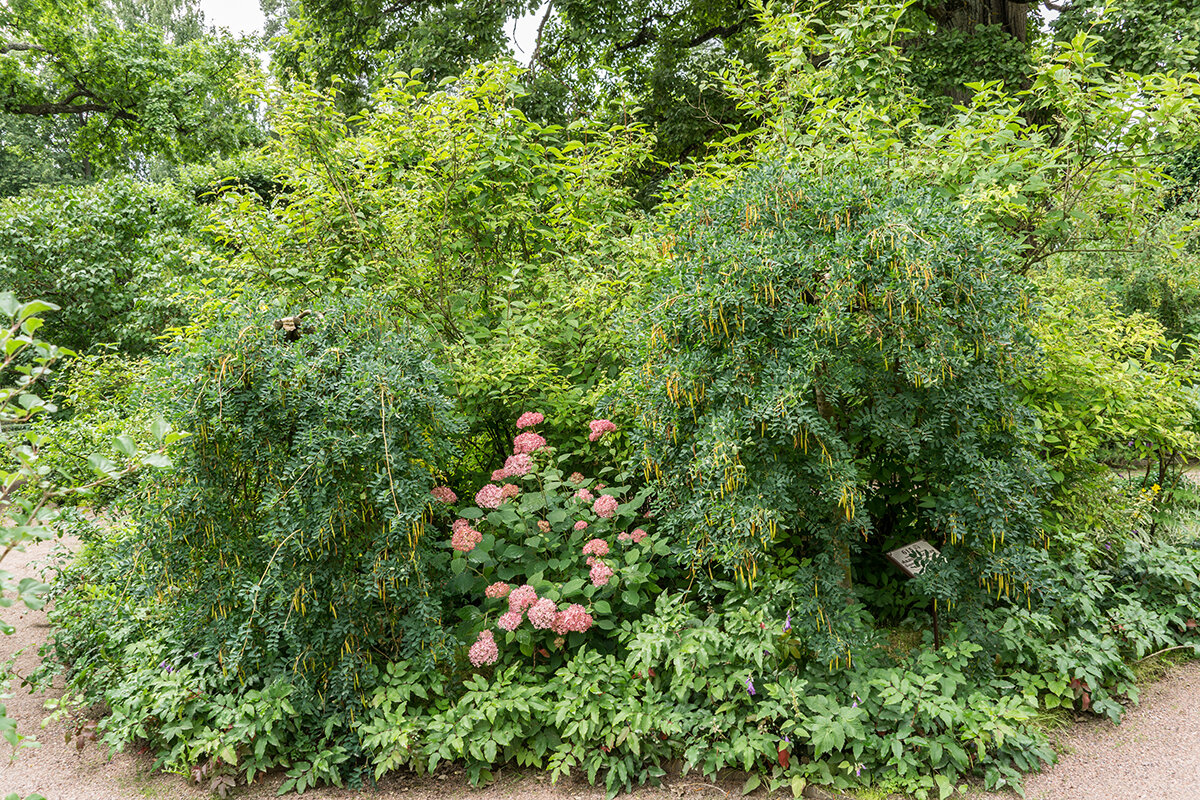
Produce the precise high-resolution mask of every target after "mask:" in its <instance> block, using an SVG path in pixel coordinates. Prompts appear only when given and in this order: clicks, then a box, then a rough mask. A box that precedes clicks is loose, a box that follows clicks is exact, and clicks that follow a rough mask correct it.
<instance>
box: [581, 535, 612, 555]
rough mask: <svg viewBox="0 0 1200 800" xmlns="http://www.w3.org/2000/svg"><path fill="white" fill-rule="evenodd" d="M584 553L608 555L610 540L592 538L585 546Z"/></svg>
mask: <svg viewBox="0 0 1200 800" xmlns="http://www.w3.org/2000/svg"><path fill="white" fill-rule="evenodd" d="M583 554H584V555H585V556H606V555H608V542H606V541H604V540H603V539H592V540H591V541H590V542H588V543H587V544H585V545H584V546H583Z"/></svg>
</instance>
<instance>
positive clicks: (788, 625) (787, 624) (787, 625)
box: [783, 611, 792, 633]
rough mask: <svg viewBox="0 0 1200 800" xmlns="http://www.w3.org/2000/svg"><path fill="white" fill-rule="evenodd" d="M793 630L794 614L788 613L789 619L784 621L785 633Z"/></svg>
mask: <svg viewBox="0 0 1200 800" xmlns="http://www.w3.org/2000/svg"><path fill="white" fill-rule="evenodd" d="M791 629H792V612H790V611H789V612H788V615H787V619H785V620H784V621H783V632H784V633H787V632H788V631H790V630H791Z"/></svg>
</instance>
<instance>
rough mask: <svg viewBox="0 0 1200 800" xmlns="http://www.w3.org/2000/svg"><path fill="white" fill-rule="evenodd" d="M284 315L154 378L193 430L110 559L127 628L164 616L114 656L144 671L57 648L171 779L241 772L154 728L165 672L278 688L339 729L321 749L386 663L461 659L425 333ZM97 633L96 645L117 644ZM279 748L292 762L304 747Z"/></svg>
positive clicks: (228, 332)
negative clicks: (189, 771)
mask: <svg viewBox="0 0 1200 800" xmlns="http://www.w3.org/2000/svg"><path fill="white" fill-rule="evenodd" d="M280 316H281V312H280V310H278V309H273V308H272V307H271V306H270V305H268V304H265V303H264V304H262V305H260V306H258V307H256V308H254V309H252V310H251V311H250V312H249V313H243V314H240V315H236V316H234V317H233V318H231V319H229V320H227V321H226V322H225V323H224V324H223V325H221V326H219V327H217V328H215V329H211V330H209V331H208V332H206V333H205V334H204V335H203V336H199V337H197V338H195V339H192V340H184V341H182V342H181V343H180V344H179V345H178V346H177V348H176V351H175V352H174V354H173V355H172V357H171V358H170V359H169V360H168V361H166V362H165V363H163V364H161V365H160V366H159V371H158V372H157V373H156V374H155V376H154V377H153V378H152V379H151V380H152V382H157V383H159V385H160V386H161V389H162V392H163V393H162V395H161V396H162V397H163V399H164V400H167V401H169V402H170V403H171V404H172V406H173V415H172V418H173V419H174V420H175V421H176V422H177V423H178V424H179V425H181V426H184V427H186V428H187V429H188V430H189V431H190V432H191V433H192V434H193V435H192V436H191V437H189V438H188V439H187V440H186V441H185V442H184V443H182V444H180V445H178V446H177V448H176V452H175V453H174V456H175V459H176V465H177V466H176V469H175V470H174V471H173V472H172V473H171V475H170V476H169V477H165V478H162V479H159V480H154V481H150V482H148V483H146V484H145V485H144V486H142V487H141V489H140V491H139V492H138V493H137V495H136V496H135V497H133V498H132V499H131V500H130V501H129V504H128V505H129V508H130V510H131V511H132V514H133V519H134V522H133V525H134V529H133V530H134V533H132V534H131V535H129V536H126V537H122V538H120V539H119V540H117V541H116V542H114V543H112V544H111V545H110V548H111V549H109V550H108V552H106V553H105V554H104V555H103V561H104V564H105V566H104V568H103V569H104V574H111V573H110V572H109V570H111V569H112V568H113V566H114V565H116V564H130V563H136V564H137V568H136V570H134V571H133V572H132V573H130V574H131V575H136V576H137V579H136V580H134V581H133V582H131V583H129V584H128V586H126V587H125V588H124V589H123V590H122V591H121V592H119V593H118V595H117V596H116V597H115V598H113V599H112V600H111V602H113V603H115V604H116V606H115V608H113V610H112V612H111V613H112V615H113V617H114V618H115V619H126V620H128V619H131V618H132V619H134V620H136V619H138V618H139V615H140V616H142V617H144V616H145V614H146V613H147V611H146V610H147V609H150V608H153V609H154V610H153V611H152V612H151V613H150V616H149V617H146V619H147V625H148V627H146V626H143V627H141V628H139V629H138V630H136V631H134V632H133V633H131V634H130V637H131V638H130V639H129V640H128V641H126V642H124V643H123V649H122V650H121V653H120V654H118V655H116V656H115V657H114V660H115V661H116V662H117V663H118V664H122V665H124V664H125V661H124V659H126V658H134V660H135V661H136V666H135V667H134V665H130V667H133V669H132V670H130V669H129V668H128V667H125V666H122V667H120V668H118V669H114V670H113V672H111V673H110V674H109V675H108V676H107V677H105V676H103V675H98V674H96V673H94V672H91V671H90V667H89V666H88V664H89V663H90V662H91V661H93V659H91V658H89V657H83V656H81V655H80V651H79V650H78V649H76V648H75V647H74V646H70V647H68V646H67V645H66V644H64V645H63V651H62V652H61V654H60V659H61V660H62V661H63V662H64V663H66V664H78V666H77V667H75V669H76V670H77V672H78V679H79V681H80V686H81V688H85V690H86V692H87V694H88V697H89V698H100V697H104V698H106V699H107V700H108V701H110V705H112V706H113V707H114V708H115V709H116V708H119V709H124V710H122V711H120V712H119V713H116V714H114V716H113V717H110V718H109V721H108V722H107V723H106V726H107V729H108V730H111V731H112V736H113V739H112V741H116V742H120V741H126V740H128V739H129V738H131V737H138V738H148V739H151V740H153V741H156V742H160V743H161V746H162V749H163V750H164V753H168V754H169V757H168V759H167V761H166V763H168V764H169V765H170V766H173V767H182V766H187V767H192V766H195V765H196V761H197V759H199V758H201V757H213V758H216V757H218V756H220V759H221V761H222V762H224V763H228V759H225V758H224V756H222V755H221V752H224V751H223V750H222V751H219V752H216V751H212V750H210V749H207V745H206V746H205V747H201V748H199V749H198V746H197V745H196V743H195V742H192V743H190V744H188V745H187V746H186V747H183V746H181V745H179V743H178V742H177V741H175V740H176V739H178V740H179V741H183V740H184V739H187V738H189V736H190V734H188V735H185V733H181V732H179V731H176V730H174V729H173V727H172V726H170V725H167V726H166V727H165V728H161V729H158V728H159V726H162V725H164V724H165V723H163V722H162V720H164V719H166V718H167V717H166V716H164V714H163V713H161V711H160V710H158V708H157V703H159V702H160V701H161V700H162V696H163V695H162V693H157V694H156V693H155V692H154V690H153V682H150V683H147V682H145V681H142V680H141V678H145V677H146V676H145V672H146V671H147V670H150V665H154V664H160V663H161V664H165V665H168V666H171V667H172V669H177V668H179V667H180V665H188V664H193V663H197V662H198V663H199V664H202V665H206V666H207V668H208V670H209V672H208V673H207V674H208V680H210V681H212V686H213V692H214V693H215V694H221V695H226V694H233V695H237V696H238V697H242V696H243V693H244V692H245V691H249V690H251V689H253V690H254V691H260V692H264V693H265V692H268V690H269V689H270V687H272V686H275V685H276V684H277V683H278V682H280V681H283V682H285V683H286V684H288V685H290V686H292V687H293V688H294V692H295V694H294V695H292V696H291V699H290V700H289V701H288V702H290V703H291V704H292V705H293V707H294V708H295V709H296V716H297V718H298V719H300V720H306V721H307V722H306V723H304V724H305V725H306V727H305V728H304V730H325V734H324V736H317V735H316V734H313V739H314V740H321V741H326V740H328V741H329V742H330V746H332V745H334V744H336V743H337V740H338V737H344V736H345V735H346V730H347V727H346V726H348V725H350V724H351V717H352V715H353V713H354V709H355V708H356V707H357V706H361V703H362V702H363V700H362V698H363V696H364V695H363V692H364V691H365V690H366V689H367V688H368V687H366V686H364V684H363V682H362V681H363V679H364V675H365V674H366V671H368V670H369V669H370V667H371V662H372V661H374V660H377V659H380V658H402V657H407V658H415V659H419V660H421V661H422V662H423V663H427V664H433V663H436V662H438V661H440V660H444V659H445V658H446V657H447V654H448V653H449V652H451V651H452V649H453V648H455V647H456V646H457V642H456V641H455V640H454V639H453V637H452V635H450V633H449V631H448V630H447V629H445V628H443V626H442V624H441V619H442V616H443V614H444V613H445V609H444V608H443V605H442V604H443V601H444V598H443V592H442V589H441V586H442V576H443V575H444V571H445V568H446V566H447V562H448V557H447V556H445V555H444V554H442V553H440V552H439V551H440V548H439V547H438V546H437V545H436V543H435V541H433V540H431V538H430V535H429V533H428V532H427V526H428V525H429V523H430V522H431V516H432V510H431V504H432V503H433V498H432V497H431V495H430V489H431V488H433V486H434V485H435V482H436V480H437V476H438V474H439V472H440V470H441V469H442V468H443V467H444V465H446V464H447V463H449V461H450V459H451V457H452V455H453V448H452V444H451V441H450V440H451V437H452V436H453V435H454V434H455V433H456V422H455V420H454V415H453V412H452V409H451V407H450V404H449V401H448V400H447V399H446V397H445V396H444V394H443V391H442V386H441V379H440V375H439V373H438V372H437V370H436V369H435V368H434V367H433V365H432V363H431V362H430V360H429V357H428V355H427V354H426V351H425V344H424V343H423V340H422V338H421V337H420V336H419V335H417V334H415V333H413V332H411V331H410V330H408V329H407V328H406V327H404V326H398V325H397V324H396V322H395V321H394V320H393V319H391V318H390V317H388V316H386V315H384V314H381V313H380V312H379V311H378V310H372V309H371V308H369V307H368V306H366V305H365V304H364V303H361V302H359V303H355V302H346V303H344V304H342V305H339V306H336V307H330V308H327V309H324V310H323V311H320V312H318V313H315V314H313V315H311V316H306V317H305V318H304V321H303V322H302V323H301V327H300V328H299V329H297V330H294V331H288V330H286V329H283V330H277V329H276V326H274V325H273V324H272V321H273V319H274V318H277V317H280ZM99 585H100V586H101V587H102V588H101V591H102V592H103V593H108V592H112V591H113V590H114V587H112V586H108V585H106V583H105V582H103V581H101V582H100V584H99ZM82 628H83V630H82V631H79V632H77V637H76V638H77V639H78V640H79V641H80V642H81V644H80V647H82V648H84V650H83V652H87V650H88V649H89V648H92V647H94V646H95V644H94V643H95V642H97V641H98V642H100V643H103V642H104V641H105V640H106V639H108V638H109V635H110V634H109V633H107V632H105V631H102V630H97V629H95V628H92V629H90V630H89V626H88V625H87V624H83V625H82ZM133 651H136V653H138V654H140V655H137V656H134V655H133ZM139 671H140V673H141V675H140V678H139ZM151 671H153V670H151ZM160 671H166V672H168V673H170V672H171V670H167V669H166V667H162V668H161V669H160ZM114 695H115V696H114ZM264 696H266V695H264ZM282 696H283V695H280V696H278V697H275V699H276V700H279V698H280V697H282ZM264 702H265V701H264ZM206 708H208V707H207V706H206ZM210 712H211V713H212V714H216V715H217V717H216V718H215V719H218V720H220V719H224V718H223V717H220V713H221V712H220V711H219V709H210ZM180 713H182V712H180ZM199 713H200V712H195V713H193V712H188V716H187V717H186V719H188V720H190V723H189V724H191V723H195V724H201V722H202V720H199V719H197V714H199ZM206 713H208V712H206ZM288 716H289V717H290V716H291V714H290V713H289V714H288ZM179 719H180V720H181V721H182V720H183V719H185V717H180V718H179ZM225 721H226V722H228V720H225ZM213 724H214V725H216V722H214V723H213ZM289 724H291V723H289ZM151 728H156V729H157V730H156V731H154V732H152V731H151ZM288 730H294V729H293V728H288ZM306 735H307V734H306ZM279 736H281V737H283V738H282V740H281V741H283V742H284V743H285V744H286V746H287V748H288V752H291V753H293V754H294V753H295V749H296V748H300V747H301V745H302V744H303V740H296V739H288V738H287V736H285V735H284V734H279ZM220 741H221V742H224V741H226V740H225V739H221V740H220ZM213 746H214V747H215V746H216V745H215V744H214V745H213ZM281 746H284V745H281ZM222 747H223V745H222ZM259 755H260V756H261V755H262V754H261V753H259ZM262 763H265V762H262ZM258 768H263V767H262V766H261V764H260V766H259V767H256V769H258ZM331 769H332V768H331ZM329 774H331V773H329ZM329 774H324V775H323V777H322V780H327V779H328V778H329Z"/></svg>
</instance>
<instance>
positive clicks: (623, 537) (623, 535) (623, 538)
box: [617, 531, 633, 542]
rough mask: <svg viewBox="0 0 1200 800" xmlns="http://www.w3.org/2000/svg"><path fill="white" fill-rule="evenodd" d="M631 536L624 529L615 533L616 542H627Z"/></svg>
mask: <svg viewBox="0 0 1200 800" xmlns="http://www.w3.org/2000/svg"><path fill="white" fill-rule="evenodd" d="M632 538H633V537H632V536H630V535H629V534H628V533H627V532H624V531H622V532H621V533H618V534H617V541H618V542H628V541H629V540H630V539H632Z"/></svg>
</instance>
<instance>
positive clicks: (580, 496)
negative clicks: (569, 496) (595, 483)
mask: <svg viewBox="0 0 1200 800" xmlns="http://www.w3.org/2000/svg"><path fill="white" fill-rule="evenodd" d="M593 497H595V495H593V494H592V493H591V492H589V491H588V490H587V489H580V490H579V491H578V492H576V493H575V499H576V500H583V501H585V502H588V503H590V502H592V498H593Z"/></svg>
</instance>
